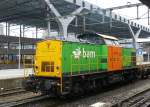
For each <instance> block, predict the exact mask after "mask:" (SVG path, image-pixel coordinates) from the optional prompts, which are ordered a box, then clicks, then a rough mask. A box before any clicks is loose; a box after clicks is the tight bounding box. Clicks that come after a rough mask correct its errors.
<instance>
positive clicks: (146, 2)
mask: <svg viewBox="0 0 150 107" xmlns="http://www.w3.org/2000/svg"><path fill="white" fill-rule="evenodd" d="M140 1H141V2H142V3H143V4H146V5H147V6H148V7H150V2H149V0H140Z"/></svg>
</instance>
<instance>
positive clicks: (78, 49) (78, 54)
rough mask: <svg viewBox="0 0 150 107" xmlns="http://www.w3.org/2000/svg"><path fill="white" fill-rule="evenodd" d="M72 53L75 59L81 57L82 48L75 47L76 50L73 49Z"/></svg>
mask: <svg viewBox="0 0 150 107" xmlns="http://www.w3.org/2000/svg"><path fill="white" fill-rule="evenodd" d="M72 53H73V55H74V58H75V59H79V58H80V56H81V50H80V48H77V49H75V51H73V52H72Z"/></svg>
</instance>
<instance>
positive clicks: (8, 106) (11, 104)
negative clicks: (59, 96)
mask: <svg viewBox="0 0 150 107" xmlns="http://www.w3.org/2000/svg"><path fill="white" fill-rule="evenodd" d="M46 98H49V96H46V95H45V96H42V95H39V96H34V97H30V98H25V99H21V100H14V101H8V102H7V101H6V102H3V103H0V107H15V106H19V105H23V104H27V103H33V102H36V101H40V100H43V99H46Z"/></svg>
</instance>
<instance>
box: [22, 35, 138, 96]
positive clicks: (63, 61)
mask: <svg viewBox="0 0 150 107" xmlns="http://www.w3.org/2000/svg"><path fill="white" fill-rule="evenodd" d="M137 71H138V70H137V67H136V54H135V50H134V49H133V48H122V47H121V46H120V45H119V43H118V39H117V38H115V37H111V36H107V35H102V34H96V33H88V34H83V35H80V36H79V37H78V41H77V42H72V41H64V40H44V41H41V42H39V43H37V48H36V55H35V61H34V74H33V75H32V76H30V77H29V78H28V79H27V80H25V88H26V89H27V90H31V91H34V92H38V91H40V92H42V93H45V94H56V95H64V94H69V93H80V92H82V91H85V90H91V89H96V88H99V87H102V86H104V85H106V84H109V83H113V82H116V81H120V80H131V79H133V78H134V77H135V76H136V74H137Z"/></svg>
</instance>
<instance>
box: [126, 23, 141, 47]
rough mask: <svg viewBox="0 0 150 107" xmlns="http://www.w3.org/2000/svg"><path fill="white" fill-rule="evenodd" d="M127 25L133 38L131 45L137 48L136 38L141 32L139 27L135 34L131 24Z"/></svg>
mask: <svg viewBox="0 0 150 107" xmlns="http://www.w3.org/2000/svg"><path fill="white" fill-rule="evenodd" d="M128 26H129V31H130V33H131V35H132V38H133V46H134V48H135V49H137V48H138V45H137V39H138V37H139V35H140V33H141V29H139V30H138V31H137V32H136V34H135V33H134V32H133V30H132V27H131V25H129V24H128Z"/></svg>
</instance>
